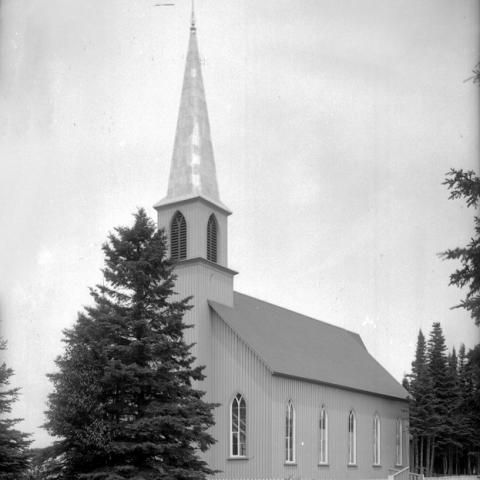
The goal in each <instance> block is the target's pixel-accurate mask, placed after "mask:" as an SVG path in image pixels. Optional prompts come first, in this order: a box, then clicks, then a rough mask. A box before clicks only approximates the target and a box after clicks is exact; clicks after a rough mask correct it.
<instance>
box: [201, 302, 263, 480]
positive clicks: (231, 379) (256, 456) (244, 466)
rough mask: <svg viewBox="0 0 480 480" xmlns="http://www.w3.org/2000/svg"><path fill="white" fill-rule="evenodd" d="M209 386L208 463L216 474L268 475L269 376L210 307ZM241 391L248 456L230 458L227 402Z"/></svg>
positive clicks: (226, 475) (255, 476)
mask: <svg viewBox="0 0 480 480" xmlns="http://www.w3.org/2000/svg"><path fill="white" fill-rule="evenodd" d="M211 315H212V351H211V358H212V360H211V365H212V373H213V375H212V383H213V385H212V390H213V401H215V402H218V403H220V404H221V405H220V406H219V407H218V408H217V409H216V411H215V420H216V425H215V427H214V428H213V432H212V433H213V436H214V437H215V438H216V439H217V440H218V443H217V444H216V445H215V446H213V447H212V449H211V451H210V455H209V463H210V466H211V467H212V468H214V469H218V470H221V472H220V473H218V474H217V475H216V476H217V477H218V478H268V477H270V476H271V469H272V464H271V445H270V442H269V439H270V431H271V414H270V405H271V383H272V376H271V374H270V372H269V371H268V369H267V367H266V366H265V365H264V363H263V362H262V361H261V360H260V359H259V358H258V356H257V355H256V354H255V352H253V351H252V350H251V349H250V348H249V347H248V346H247V345H245V343H244V342H243V341H242V340H241V339H240V338H239V337H238V336H237V334H236V333H235V332H234V331H233V330H232V329H231V328H230V327H229V326H228V325H226V324H225V323H224V322H223V320H222V319H221V318H220V317H218V315H217V314H216V313H215V312H213V311H212V313H211ZM236 393H241V394H242V395H243V396H244V398H245V401H246V405H247V459H246V460H244V459H242V460H240V459H235V460H233V459H229V456H230V403H231V401H232V399H233V397H234V396H235V394H236Z"/></svg>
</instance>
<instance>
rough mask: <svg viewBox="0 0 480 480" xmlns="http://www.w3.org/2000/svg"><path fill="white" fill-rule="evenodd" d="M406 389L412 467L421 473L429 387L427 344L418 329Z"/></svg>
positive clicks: (428, 404) (425, 437)
mask: <svg viewBox="0 0 480 480" xmlns="http://www.w3.org/2000/svg"><path fill="white" fill-rule="evenodd" d="M408 387H409V388H408V390H409V392H410V394H411V399H410V433H411V435H412V440H413V447H414V468H415V470H416V471H417V472H420V473H423V471H424V467H425V454H424V452H425V448H426V439H427V435H428V430H429V423H428V420H429V417H430V403H431V399H430V396H431V388H430V380H429V376H428V369H427V346H426V343H425V336H424V335H423V332H422V331H421V330H420V331H419V332H418V337H417V347H416V351H415V359H414V361H413V362H412V373H411V374H410V375H409V386H408Z"/></svg>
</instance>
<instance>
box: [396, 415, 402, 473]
mask: <svg viewBox="0 0 480 480" xmlns="http://www.w3.org/2000/svg"><path fill="white" fill-rule="evenodd" d="M402 435H403V432H402V419H401V418H397V421H396V434H395V457H396V464H397V465H398V466H400V465H402V463H403V458H402V456H403V452H402V443H403V439H402Z"/></svg>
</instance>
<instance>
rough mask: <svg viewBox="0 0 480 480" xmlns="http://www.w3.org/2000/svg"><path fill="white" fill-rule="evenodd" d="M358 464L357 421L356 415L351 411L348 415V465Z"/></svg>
mask: <svg viewBox="0 0 480 480" xmlns="http://www.w3.org/2000/svg"><path fill="white" fill-rule="evenodd" d="M356 463H357V420H356V418H355V413H354V412H353V410H350V413H349V414H348V464H349V465H355V464H356Z"/></svg>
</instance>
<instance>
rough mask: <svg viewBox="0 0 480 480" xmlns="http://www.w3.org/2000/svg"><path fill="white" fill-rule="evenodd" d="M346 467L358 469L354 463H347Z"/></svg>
mask: <svg viewBox="0 0 480 480" xmlns="http://www.w3.org/2000/svg"><path fill="white" fill-rule="evenodd" d="M347 467H349V468H350V467H352V468H358V465H357V464H356V463H347Z"/></svg>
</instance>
